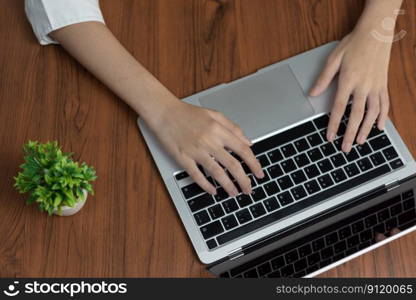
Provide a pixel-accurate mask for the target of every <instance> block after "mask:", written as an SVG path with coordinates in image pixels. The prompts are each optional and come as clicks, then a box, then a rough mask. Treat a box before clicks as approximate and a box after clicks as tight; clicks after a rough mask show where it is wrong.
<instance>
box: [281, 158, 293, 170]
mask: <svg viewBox="0 0 416 300" xmlns="http://www.w3.org/2000/svg"><path fill="white" fill-rule="evenodd" d="M281 166H282V168H283V170H284V171H285V172H286V173H289V172H292V171H293V170H296V165H295V162H294V161H293V159H291V158H290V159H288V160H285V161H284V162H282V163H281Z"/></svg>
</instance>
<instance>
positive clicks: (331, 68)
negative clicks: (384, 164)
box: [310, 28, 391, 152]
mask: <svg viewBox="0 0 416 300" xmlns="http://www.w3.org/2000/svg"><path fill="white" fill-rule="evenodd" d="M370 32H371V30H368V29H364V28H359V29H356V30H355V31H353V32H352V33H351V34H349V35H347V36H346V37H345V38H344V39H343V40H342V41H341V43H340V44H339V45H338V47H337V48H336V49H335V50H334V51H333V52H332V53H331V55H330V56H329V57H328V59H327V63H326V66H325V68H324V70H323V71H322V73H321V75H320V76H319V78H318V80H317V82H316V84H315V86H314V87H313V89H312V90H311V92H310V95H311V96H318V95H320V94H321V93H322V92H324V91H325V90H326V89H327V87H328V86H329V84H330V83H331V81H332V80H333V78H334V77H335V75H336V74H337V73H339V81H338V90H337V93H336V97H335V101H334V104H333V107H332V111H331V116H330V121H329V125H328V130H327V138H328V140H329V141H331V142H332V141H333V140H334V138H335V136H336V132H337V131H338V127H339V124H340V122H341V118H342V116H343V114H344V112H345V108H346V106H347V104H348V101H349V99H350V97H351V96H352V97H353V98H352V109H351V115H350V119H349V121H348V126H347V130H346V132H345V135H344V139H343V143H342V150H343V151H344V152H349V151H350V150H351V147H352V145H353V143H354V140H356V142H357V143H358V144H363V143H364V142H365V141H366V138H367V136H368V134H369V133H370V131H371V128H372V126H373V124H374V123H375V122H377V126H378V128H379V129H380V130H383V129H384V124H385V121H386V119H387V117H388V111H389V94H388V87H387V77H388V76H387V75H388V66H389V59H390V50H391V43H388V42H385V41H384V42H383V41H379V40H377V39H375V38H374V37H373V36H372V35H371V34H370ZM366 108H367V111H366Z"/></svg>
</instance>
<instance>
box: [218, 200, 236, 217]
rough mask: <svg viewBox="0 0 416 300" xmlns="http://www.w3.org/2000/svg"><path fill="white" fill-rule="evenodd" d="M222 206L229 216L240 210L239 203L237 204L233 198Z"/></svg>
mask: <svg viewBox="0 0 416 300" xmlns="http://www.w3.org/2000/svg"><path fill="white" fill-rule="evenodd" d="M222 206H223V208H224V210H225V212H226V213H227V214H229V213H232V212H233V211H236V210H237V209H238V205H237V202H235V200H234V199H233V198H232V199H229V200H227V201H224V202H223V203H222Z"/></svg>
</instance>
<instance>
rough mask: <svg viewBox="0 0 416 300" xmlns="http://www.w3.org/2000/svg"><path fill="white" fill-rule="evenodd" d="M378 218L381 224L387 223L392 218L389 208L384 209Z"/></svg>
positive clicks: (378, 214)
mask: <svg viewBox="0 0 416 300" xmlns="http://www.w3.org/2000/svg"><path fill="white" fill-rule="evenodd" d="M377 218H378V221H379V222H380V223H381V222H384V221H386V220H387V219H389V218H390V211H389V210H388V209H387V208H386V209H383V210H382V211H380V212H379V213H377Z"/></svg>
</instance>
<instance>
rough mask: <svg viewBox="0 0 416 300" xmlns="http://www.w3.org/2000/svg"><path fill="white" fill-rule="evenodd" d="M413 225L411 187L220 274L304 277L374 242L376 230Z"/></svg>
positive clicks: (383, 231) (386, 231) (415, 222)
mask: <svg viewBox="0 0 416 300" xmlns="http://www.w3.org/2000/svg"><path fill="white" fill-rule="evenodd" d="M414 225H416V209H415V199H414V195H413V190H409V191H406V192H404V193H402V194H401V195H397V196H395V197H393V198H391V199H389V200H386V201H384V202H382V203H380V204H377V205H375V206H373V207H370V208H368V209H366V210H365V211H362V212H359V213H357V214H355V215H353V216H350V217H347V218H345V219H343V220H342V221H338V222H337V223H335V224H333V225H330V226H328V227H325V228H323V229H321V230H318V231H317V232H314V233H312V234H309V235H307V236H306V237H303V238H301V239H299V240H296V241H294V242H291V243H290V244H288V245H285V246H283V247H281V248H278V249H275V250H273V251H271V252H269V253H267V254H264V255H262V256H260V257H258V258H256V259H254V260H251V261H249V262H247V263H244V264H243V265H240V266H238V267H235V268H233V269H231V270H230V271H229V272H224V273H222V274H221V275H220V277H225V278H227V277H237V278H243V277H245V278H247V277H249V278H259V277H303V276H305V275H307V274H311V273H312V272H314V271H316V270H319V269H321V268H323V267H325V266H327V265H329V264H331V263H333V262H336V261H339V260H340V259H342V258H344V257H347V256H350V255H352V254H354V253H356V252H358V251H360V250H362V249H364V248H367V247H369V246H371V245H373V244H374V243H375V242H376V241H375V236H376V234H377V233H380V234H383V235H387V236H388V235H389V233H390V231H391V230H392V229H394V228H397V229H399V230H405V229H407V228H410V227H412V226H414Z"/></svg>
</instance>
